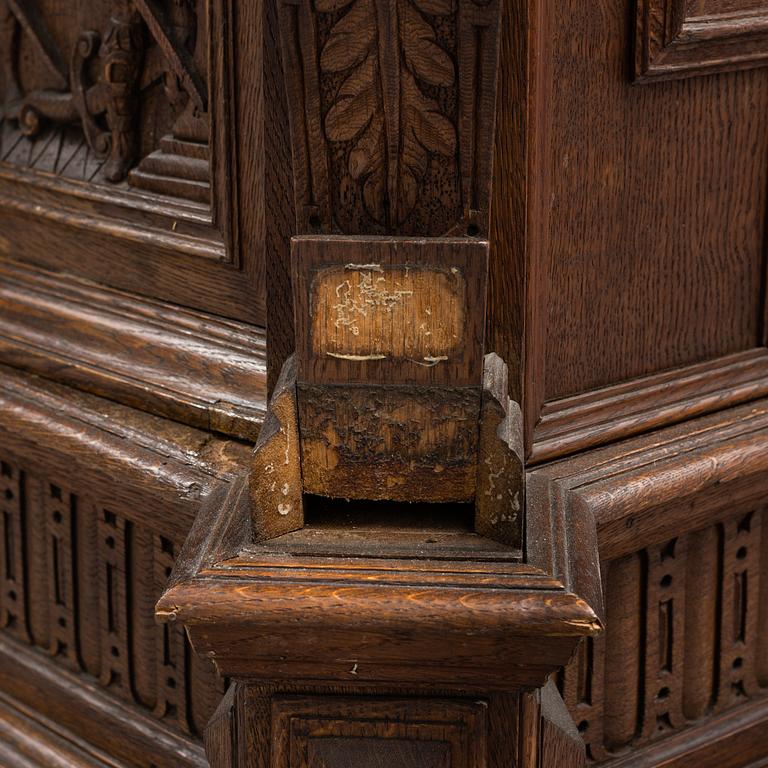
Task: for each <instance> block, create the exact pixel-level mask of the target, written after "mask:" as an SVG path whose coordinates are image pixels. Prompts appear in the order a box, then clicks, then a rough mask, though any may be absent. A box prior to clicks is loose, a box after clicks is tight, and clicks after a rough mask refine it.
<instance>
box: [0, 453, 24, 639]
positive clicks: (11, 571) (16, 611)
mask: <svg viewBox="0 0 768 768" xmlns="http://www.w3.org/2000/svg"><path fill="white" fill-rule="evenodd" d="M23 488H24V477H23V476H22V474H21V472H20V471H19V469H18V468H17V467H14V466H13V465H11V464H10V463H8V462H5V461H3V462H2V463H0V533H1V534H2V538H0V546H2V551H3V568H2V570H1V571H0V590H1V592H2V595H1V596H0V627H2V628H3V630H4V631H6V632H10V633H11V634H13V635H15V636H16V637H18V638H20V639H22V640H28V639H29V628H28V626H27V607H26V585H25V578H24V531H25V528H26V526H27V525H28V521H27V518H26V510H25V506H24V499H23V497H22V493H23Z"/></svg>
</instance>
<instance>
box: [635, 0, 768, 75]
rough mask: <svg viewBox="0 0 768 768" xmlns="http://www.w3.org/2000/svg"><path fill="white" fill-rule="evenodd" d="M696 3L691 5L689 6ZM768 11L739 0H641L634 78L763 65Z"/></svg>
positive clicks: (767, 40)
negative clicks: (725, 0)
mask: <svg viewBox="0 0 768 768" xmlns="http://www.w3.org/2000/svg"><path fill="white" fill-rule="evenodd" d="M691 6H692V7H691ZM766 63H768V14H767V13H766V9H765V7H764V6H762V7H755V3H754V2H748V0H740V2H731V3H728V9H727V11H723V10H722V4H720V3H718V2H716V1H715V0H699V2H698V3H696V4H691V3H687V2H686V0H638V3H637V26H636V38H635V81H636V82H654V81H657V80H669V79H673V78H679V77H690V76H692V75H702V74H711V73H713V72H727V71H729V70H734V69H744V68H747V67H759V66H765V65H766Z"/></svg>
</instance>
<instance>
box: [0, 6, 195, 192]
mask: <svg viewBox="0 0 768 768" xmlns="http://www.w3.org/2000/svg"><path fill="white" fill-rule="evenodd" d="M65 10H66V11H68V13H64V11H65ZM0 15H2V18H3V21H2V34H3V37H4V40H3V43H4V45H3V46H2V48H1V49H0V50H2V57H3V73H4V77H3V80H2V85H3V102H4V106H3V114H2V117H3V119H2V123H1V124H0V125H1V126H2V131H1V132H0V136H1V140H2V145H0V156H1V157H2V159H3V161H4V162H6V163H11V164H14V165H21V166H24V167H27V168H31V169H34V170H37V171H43V172H46V173H50V174H54V175H59V176H63V177H65V178H70V179H76V180H78V181H86V182H107V183H119V182H123V181H125V180H126V179H128V180H129V181H130V183H132V184H133V185H135V186H137V187H140V188H148V189H153V190H154V191H157V192H160V193H161V194H167V195H171V196H175V197H180V198H183V199H189V200H196V201H198V202H202V203H208V202H209V201H210V191H209V189H210V171H209V168H208V144H209V116H208V92H207V77H208V50H207V48H208V45H207V43H208V15H207V12H206V3H204V2H195V0H174V1H173V2H170V3H162V4H160V3H157V2H156V0H91V1H90V2H78V3H75V4H74V7H70V6H62V5H61V4H58V3H54V2H44V3H37V2H30V0H4V2H3V3H2V7H1V8H0ZM132 169H133V170H132Z"/></svg>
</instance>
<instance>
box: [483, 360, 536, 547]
mask: <svg viewBox="0 0 768 768" xmlns="http://www.w3.org/2000/svg"><path fill="white" fill-rule="evenodd" d="M483 379H484V381H483V395H482V411H481V416H480V444H479V451H478V453H479V457H478V463H477V494H476V498H475V531H476V532H477V533H479V534H480V535H481V536H487V537H488V538H489V539H494V540H496V541H500V542H503V543H504V544H509V545H510V546H513V547H520V546H522V533H523V513H522V510H523V503H524V498H523V497H524V492H525V486H524V473H523V462H522V455H523V454H522V450H523V446H522V415H521V413H520V406H519V405H518V404H517V403H515V402H513V401H512V400H510V399H509V396H508V395H507V387H508V381H507V365H506V363H505V362H504V361H503V360H502V359H501V358H500V357H499V356H498V355H496V354H493V353H491V354H489V355H486V356H485V366H484V370H483Z"/></svg>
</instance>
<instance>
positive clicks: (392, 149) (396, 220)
mask: <svg viewBox="0 0 768 768" xmlns="http://www.w3.org/2000/svg"><path fill="white" fill-rule="evenodd" d="M316 8H317V10H318V11H319V12H321V13H323V12H326V13H331V12H338V11H340V10H344V9H346V12H345V13H344V14H343V15H342V16H341V17H340V18H339V19H338V20H337V21H336V22H335V24H333V26H332V28H331V31H330V34H329V36H328V39H327V41H326V43H325V45H324V46H323V48H322V51H321V53H320V68H321V71H322V72H323V73H324V74H336V73H341V74H342V75H343V76H344V79H343V81H342V82H341V85H340V86H339V87H338V90H337V91H336V93H335V96H334V98H333V100H332V104H331V107H330V109H329V110H328V111H327V113H326V115H325V123H324V127H325V134H326V137H327V139H328V141H329V142H332V143H344V142H352V144H351V147H350V148H349V149H348V152H347V157H346V164H347V169H348V172H349V175H350V177H351V178H352V179H353V180H354V181H356V182H359V183H360V184H362V197H363V203H364V206H365V210H366V211H367V213H368V215H369V216H370V217H371V218H372V219H373V220H374V221H375V222H377V223H379V224H382V225H385V226H386V227H387V229H390V230H391V229H395V228H397V227H399V226H401V225H403V224H404V222H405V221H406V220H407V218H408V215H409V214H410V212H411V211H412V210H413V208H414V206H415V204H416V200H417V196H418V194H419V189H420V187H421V185H422V184H423V181H424V177H425V174H426V173H427V168H428V163H429V154H430V153H432V154H434V155H437V156H441V157H444V158H449V159H450V158H453V157H454V156H455V153H456V128H455V126H454V124H453V123H452V122H451V120H449V119H448V117H446V116H445V115H444V114H442V113H441V111H440V107H439V105H438V102H437V100H436V99H435V98H434V97H432V96H428V95H425V92H424V91H422V89H421V87H420V85H419V82H421V83H424V85H425V87H430V86H431V87H433V88H450V87H452V86H453V85H454V83H455V80H456V74H455V64H454V62H453V60H452V59H451V57H450V56H449V55H448V53H447V52H446V51H445V50H443V48H442V47H441V46H440V45H439V43H438V42H437V39H436V35H435V31H434V29H433V28H432V26H431V25H430V23H429V22H428V21H427V20H426V18H425V16H424V15H423V13H425V12H428V11H427V9H428V10H429V11H447V12H450V11H451V3H450V0H426V2H424V1H423V0H422V1H421V2H418V0H346V2H345V1H344V0H321V2H318V3H317V4H316Z"/></svg>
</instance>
